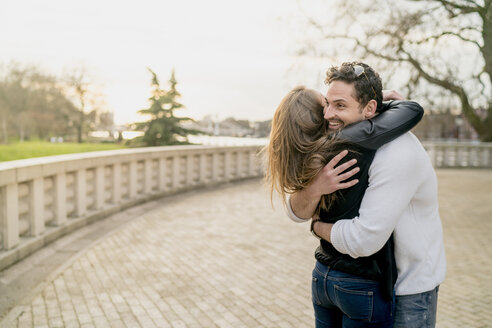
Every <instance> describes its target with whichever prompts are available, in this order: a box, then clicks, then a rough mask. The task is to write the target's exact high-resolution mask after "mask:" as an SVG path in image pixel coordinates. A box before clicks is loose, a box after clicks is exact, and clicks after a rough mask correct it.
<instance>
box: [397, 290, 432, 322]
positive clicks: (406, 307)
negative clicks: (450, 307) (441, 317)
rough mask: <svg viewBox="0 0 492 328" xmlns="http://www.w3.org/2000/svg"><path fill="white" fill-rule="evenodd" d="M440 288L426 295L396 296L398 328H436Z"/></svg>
mask: <svg viewBox="0 0 492 328" xmlns="http://www.w3.org/2000/svg"><path fill="white" fill-rule="evenodd" d="M438 291H439V286H437V287H436V288H434V289H433V290H430V291H428V292H425V293H420V294H413V295H402V296H396V308H395V326H394V327H396V328H434V327H435V326H436V313H437V293H438Z"/></svg>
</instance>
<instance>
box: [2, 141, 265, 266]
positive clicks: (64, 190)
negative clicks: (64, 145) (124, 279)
mask: <svg viewBox="0 0 492 328" xmlns="http://www.w3.org/2000/svg"><path fill="white" fill-rule="evenodd" d="M258 151H259V147H257V146H246V147H245V146H238V147H207V146H171V147H150V148H138V149H123V150H112V151H101V152H93V153H80V154H70V155H60V156H51V157H43V158H33V159H28V160H19V161H12V162H5V163H0V270H1V269H3V268H5V267H7V266H9V265H11V264H13V263H15V262H17V261H19V260H20V259H22V258H24V257H26V256H27V255H29V254H30V253H32V252H34V251H35V250H37V249H39V248H41V247H43V246H44V245H46V244H48V243H49V242H51V241H53V240H55V239H57V238H59V237H60V236H62V235H64V234H67V233H69V232H71V231H73V230H75V229H78V228H80V227H82V226H84V225H86V224H89V223H91V222H93V221H95V220H98V219H100V218H103V217H106V216H108V215H110V214H113V213H116V212H118V211H121V210H123V209H125V208H128V207H130V206H134V205H136V204H139V203H142V202H145V201H148V200H151V199H155V198H158V197H162V196H164V195H167V194H173V193H176V192H179V191H183V190H189V189H193V188H198V187H204V186H210V185H215V184H220V183H224V182H229V181H234V180H240V179H244V178H251V177H259V176H261V175H262V170H261V165H260V161H259V160H258V156H257V154H258Z"/></svg>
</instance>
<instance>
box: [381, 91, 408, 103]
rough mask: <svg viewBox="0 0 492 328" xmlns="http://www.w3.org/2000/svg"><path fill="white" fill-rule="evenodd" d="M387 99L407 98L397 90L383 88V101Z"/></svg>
mask: <svg viewBox="0 0 492 328" xmlns="http://www.w3.org/2000/svg"><path fill="white" fill-rule="evenodd" d="M387 100H405V98H403V96H402V95H401V94H399V93H398V92H396V91H395V90H383V101H387Z"/></svg>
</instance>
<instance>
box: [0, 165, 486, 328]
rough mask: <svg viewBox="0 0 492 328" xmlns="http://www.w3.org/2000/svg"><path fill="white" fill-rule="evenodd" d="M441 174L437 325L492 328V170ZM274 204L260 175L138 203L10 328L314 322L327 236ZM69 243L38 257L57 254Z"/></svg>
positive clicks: (15, 270)
mask: <svg viewBox="0 0 492 328" xmlns="http://www.w3.org/2000/svg"><path fill="white" fill-rule="evenodd" d="M438 177H439V192H440V205H441V217H442V219H443V225H444V232H445V242H446V251H447V259H448V276H447V279H446V282H445V283H444V284H443V285H442V286H441V289H440V295H439V297H440V301H439V309H438V327H491V325H492V315H491V312H492V263H491V260H490V259H491V258H492V239H491V238H490V236H491V235H492V171H491V170H475V171H472V170H440V171H438ZM276 204H277V205H276V207H275V209H272V207H271V206H270V203H269V197H268V195H267V193H266V192H265V191H264V189H263V188H262V186H261V184H260V182H259V181H258V180H250V181H245V182H241V183H236V184H233V185H229V186H225V187H222V188H218V189H213V190H208V191H201V192H191V193H186V194H181V195H178V196H173V197H169V198H166V199H162V200H160V201H158V202H154V203H152V204H146V205H145V206H146V207H145V210H144V211H143V210H138V209H131V210H130V211H129V213H130V214H127V216H129V217H132V213H133V217H132V218H131V220H122V221H118V220H116V219H111V218H110V219H108V220H109V221H108V220H105V221H106V222H110V223H111V222H113V224H112V226H113V230H112V231H110V232H107V233H105V234H103V237H99V239H97V238H96V239H93V240H92V241H91V242H90V243H86V245H85V246H84V247H83V248H82V250H81V251H80V252H77V253H75V254H73V255H71V256H70V258H69V259H65V260H64V261H62V262H63V263H59V264H57V265H56V267H57V268H56V269H55V270H54V271H53V272H51V273H45V272H43V273H42V274H45V278H44V281H43V282H41V283H39V284H38V283H36V284H37V287H35V288H33V289H32V290H30V291H29V292H28V293H27V297H24V298H23V300H21V301H19V302H17V305H16V306H15V307H14V308H13V309H11V310H10V311H9V313H8V314H7V315H6V316H5V317H4V318H3V322H1V323H0V326H1V327H234V328H235V327H295V328H298V327H313V326H314V322H313V313H312V308H311V301H310V283H311V278H310V274H311V270H312V267H313V264H314V259H313V250H314V248H315V246H316V244H317V242H316V240H315V239H314V238H313V237H312V236H311V235H310V234H309V232H308V227H307V225H306V224H304V225H303V224H296V223H293V222H291V221H289V220H288V219H287V218H286V217H285V215H284V214H283V210H282V208H281V205H280V204H279V203H278V202H277V203H276ZM121 215H122V214H120V216H121ZM111 220H113V221H111ZM115 222H126V223H122V224H121V225H120V226H118V227H117V228H114V226H115V225H116V224H115ZM100 224H102V223H100ZM107 226H108V224H106V227H107ZM94 227H97V226H94ZM94 227H92V229H94ZM88 229H90V228H88ZM87 235H90V234H87ZM67 238H72V240H73V236H72V237H67ZM70 240H71V239H66V240H65V241H63V242H62V241H60V242H58V246H57V247H58V252H55V251H53V252H51V253H49V254H48V255H46V254H47V253H46V251H45V253H44V255H43V251H40V252H38V253H36V254H37V255H36V254H35V255H34V256H33V257H32V258H31V259H30V260H28V261H31V263H35V259H36V257H38V258H39V257H40V256H44V257H47V258H49V257H50V256H51V257H53V258H56V257H57V256H60V255H56V254H61V253H63V252H62V250H63V248H64V247H66V248H67V249H69V248H70V246H71V244H70ZM33 261H34V262H33ZM54 262H56V261H54ZM23 265H24V264H23V263H20V264H18V265H16V266H14V267H12V268H10V269H8V270H6V271H4V272H2V273H0V281H2V282H3V283H4V284H5V285H6V286H7V287H8V284H9V282H11V281H17V284H19V285H22V284H21V283H20V282H19V281H18V280H16V278H15V277H21V275H20V273H19V272H21V271H22V269H21V268H22V266H23ZM25 268H26V266H25V265H24V271H26V270H27V269H25ZM29 270H32V272H36V270H37V266H36V265H31V266H30V269H29ZM29 270H27V271H29ZM19 279H20V278H19ZM25 280H26V279H25ZM26 281H27V280H26ZM26 283H27V282H26ZM6 290H7V291H9V292H8V293H14V292H15V291H14V290H13V289H12V288H11V289H8V288H7V289H6ZM8 293H7V294H8ZM16 295H17V294H16ZM10 296H12V295H10ZM2 297H9V295H2Z"/></svg>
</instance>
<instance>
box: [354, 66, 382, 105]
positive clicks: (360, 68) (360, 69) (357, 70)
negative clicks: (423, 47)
mask: <svg viewBox="0 0 492 328" xmlns="http://www.w3.org/2000/svg"><path fill="white" fill-rule="evenodd" d="M352 68H353V69H354V73H355V75H356V76H357V77H360V76H361V75H362V74H364V76H365V77H366V80H367V82H369V85H370V86H371V89H372V92H374V99H377V98H378V97H377V96H376V91H374V88H373V87H372V83H371V81H369V78H368V77H367V74H366V72H365V70H364V67H363V66H361V65H353V66H352Z"/></svg>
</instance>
